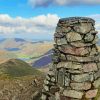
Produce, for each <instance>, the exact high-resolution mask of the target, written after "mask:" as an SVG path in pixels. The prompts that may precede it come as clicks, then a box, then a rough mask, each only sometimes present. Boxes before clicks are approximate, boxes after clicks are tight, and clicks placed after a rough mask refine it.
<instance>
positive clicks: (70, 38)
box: [66, 31, 82, 42]
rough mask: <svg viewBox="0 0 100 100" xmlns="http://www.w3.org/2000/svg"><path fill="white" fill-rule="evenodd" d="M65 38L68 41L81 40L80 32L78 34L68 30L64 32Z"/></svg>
mask: <svg viewBox="0 0 100 100" xmlns="http://www.w3.org/2000/svg"><path fill="white" fill-rule="evenodd" d="M66 38H67V41H68V42H74V41H79V40H82V37H81V35H80V34H78V33H77V32H74V31H73V32H69V33H67V34H66Z"/></svg>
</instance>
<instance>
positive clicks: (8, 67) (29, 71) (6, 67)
mask: <svg viewBox="0 0 100 100" xmlns="http://www.w3.org/2000/svg"><path fill="white" fill-rule="evenodd" d="M0 74H1V75H2V74H6V75H8V76H13V77H20V76H26V75H40V74H42V73H41V72H40V71H38V70H37V69H35V68H32V67H31V66H30V65H28V64H27V63H26V62H24V61H22V60H19V59H10V60H8V61H6V62H5V63H2V64H0Z"/></svg>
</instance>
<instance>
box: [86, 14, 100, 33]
mask: <svg viewBox="0 0 100 100" xmlns="http://www.w3.org/2000/svg"><path fill="white" fill-rule="evenodd" d="M87 17H90V18H93V19H94V20H95V27H96V29H97V30H98V33H99V34H100V14H93V15H89V16H87Z"/></svg>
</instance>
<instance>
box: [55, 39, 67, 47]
mask: <svg viewBox="0 0 100 100" xmlns="http://www.w3.org/2000/svg"><path fill="white" fill-rule="evenodd" d="M55 41H56V43H57V45H64V44H68V43H67V40H66V38H56V40H55Z"/></svg>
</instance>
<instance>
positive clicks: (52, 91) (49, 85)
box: [41, 17, 100, 100]
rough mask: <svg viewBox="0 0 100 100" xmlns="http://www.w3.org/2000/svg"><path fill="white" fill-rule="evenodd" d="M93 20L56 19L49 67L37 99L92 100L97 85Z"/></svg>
mask: <svg viewBox="0 0 100 100" xmlns="http://www.w3.org/2000/svg"><path fill="white" fill-rule="evenodd" d="M94 24H95V21H94V20H93V19H91V18H86V17H70V18H63V19H60V20H59V22H58V24H57V27H56V32H55V34H54V41H55V44H54V49H53V57H52V65H51V66H50V69H49V72H48V74H47V75H46V79H45V80H44V85H43V90H42V96H41V100H93V99H94V98H95V97H96V95H97V93H98V87H99V85H100V63H99V61H100V56H99V52H98V49H97V46H96V42H97V40H98V37H97V35H96V34H97V31H95V28H94Z"/></svg>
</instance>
